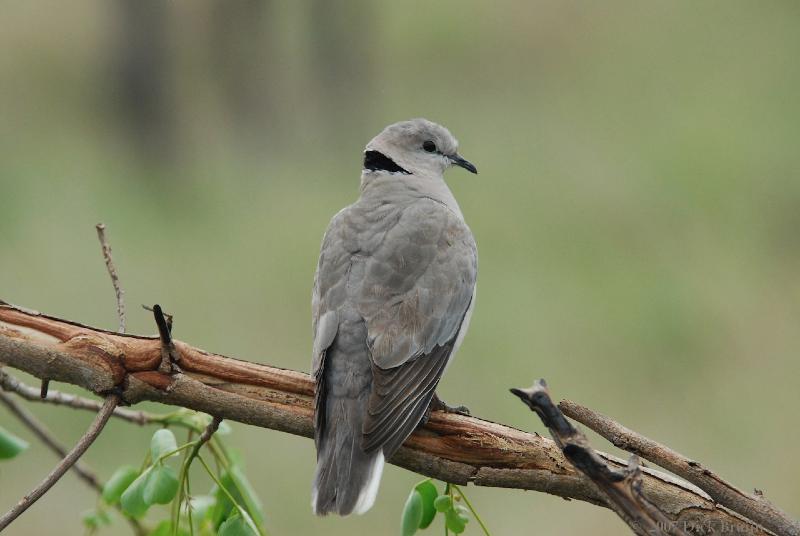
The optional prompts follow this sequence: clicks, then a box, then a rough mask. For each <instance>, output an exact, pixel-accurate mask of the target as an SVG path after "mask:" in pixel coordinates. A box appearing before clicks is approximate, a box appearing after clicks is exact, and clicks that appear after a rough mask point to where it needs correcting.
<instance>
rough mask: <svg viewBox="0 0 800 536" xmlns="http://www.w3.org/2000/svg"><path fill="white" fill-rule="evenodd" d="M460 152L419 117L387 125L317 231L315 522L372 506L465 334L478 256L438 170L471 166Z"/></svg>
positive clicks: (442, 131)
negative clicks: (350, 196)
mask: <svg viewBox="0 0 800 536" xmlns="http://www.w3.org/2000/svg"><path fill="white" fill-rule="evenodd" d="M457 149H458V142H457V141H456V139H455V138H454V137H453V135H452V134H450V132H449V131H448V130H447V129H446V128H444V127H442V126H440V125H437V124H436V123H432V122H430V121H428V120H426V119H413V120H411V121H403V122H400V123H395V124H393V125H389V126H388V127H386V128H385V129H384V130H383V132H381V133H380V134H378V135H377V136H375V138H373V139H372V141H370V142H369V143H368V144H367V147H366V150H365V151H364V168H363V170H362V172H361V189H360V190H361V195H360V197H359V199H358V201H356V202H355V203H354V204H352V205H350V206H348V207H346V208H344V209H343V210H341V211H340V212H339V213H338V214H336V215H335V216H334V217H333V219H332V220H331V222H330V225H329V226H328V230H327V231H326V232H325V236H324V238H323V240H322V248H321V251H320V256H319V264H318V266H317V273H316V276H315V279H314V290H313V295H312V301H311V305H312V317H313V320H312V326H313V333H314V346H313V358H312V366H311V370H312V375H313V376H314V379H315V382H316V395H315V409H314V438H315V444H316V448H317V468H316V472H315V474H314V483H313V490H312V500H311V502H312V507H313V509H314V512H315V513H316V514H318V515H325V514H328V513H336V514H339V515H348V514H350V513H351V512H355V513H358V514H361V513H364V512H366V511H367V510H369V509H370V508H371V507H372V505H373V503H374V502H375V496H376V495H377V492H378V486H379V484H380V479H381V473H382V471H383V465H384V461H385V460H386V459H389V458H391V456H392V455H393V454H394V453H395V452H396V451H397V449H398V448H400V445H402V444H403V442H404V441H405V440H406V438H407V437H408V436H409V435H410V434H411V433H412V432H413V431H414V429H415V428H416V427H417V426H418V425H420V423H421V422H422V421H423V419H425V418H426V414H427V411H428V408H429V407H430V406H431V405H432V403H433V404H436V403H437V402H438V398H436V396H435V392H434V391H435V389H436V386H437V385H438V383H439V380H440V379H441V377H442V373H443V372H444V370H445V368H446V367H447V363H448V362H449V361H450V359H451V358H452V357H453V355H454V354H455V352H456V351H457V350H458V347H459V345H460V344H461V341H462V339H463V338H464V334H465V332H466V331H467V326H468V325H469V319H470V315H471V313H472V307H473V305H474V299H475V279H476V276H477V272H478V256H477V249H476V247H475V239H474V237H473V236H472V232H471V231H470V229H469V227H467V224H466V223H465V222H464V217H463V216H462V215H461V209H460V208H459V206H458V203H456V200H455V198H454V197H453V194H452V193H451V192H450V189H449V188H448V187H447V184H445V182H444V172H445V170H447V168H449V167H450V166H454V165H455V166H460V167H462V168H464V169H466V170H468V171H470V172H472V173H477V172H478V170H477V169H476V168H475V166H473V165H472V164H471V163H470V162H468V161H467V160H465V159H463V158H462V157H461V156H460V155H459V154H458V152H457ZM438 404H440V405H441V406H440V407H444V408H447V407H446V406H444V404H443V403H441V402H438ZM447 409H452V408H447Z"/></svg>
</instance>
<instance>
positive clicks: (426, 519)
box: [414, 479, 439, 529]
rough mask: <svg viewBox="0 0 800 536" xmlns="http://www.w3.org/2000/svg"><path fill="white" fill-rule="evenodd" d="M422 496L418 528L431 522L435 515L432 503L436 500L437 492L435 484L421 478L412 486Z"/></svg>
mask: <svg viewBox="0 0 800 536" xmlns="http://www.w3.org/2000/svg"><path fill="white" fill-rule="evenodd" d="M414 489H415V490H417V491H418V492H419V494H420V497H422V519H420V522H419V528H421V529H425V528H428V526H429V525H430V524H431V523H432V522H433V518H434V517H436V508H434V506H433V503H434V501H435V500H436V497H437V495H439V492H438V491H436V486H435V485H434V484H433V482H431V481H430V479H429V480H423V481H422V482H420V483H419V484H417V485H416V486H415V487H414Z"/></svg>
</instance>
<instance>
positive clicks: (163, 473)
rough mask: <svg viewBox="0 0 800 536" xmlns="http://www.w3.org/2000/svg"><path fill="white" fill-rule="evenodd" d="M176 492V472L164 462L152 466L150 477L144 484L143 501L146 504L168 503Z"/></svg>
mask: <svg viewBox="0 0 800 536" xmlns="http://www.w3.org/2000/svg"><path fill="white" fill-rule="evenodd" d="M177 492H178V474H177V473H176V472H175V469H173V468H172V467H170V466H169V465H166V464H163V463H162V464H158V465H155V466H153V469H152V470H151V471H150V477H149V478H148V479H147V482H146V483H145V486H144V494H143V498H144V502H146V503H147V504H168V503H169V502H170V501H172V499H173V498H174V497H175V494H176V493H177Z"/></svg>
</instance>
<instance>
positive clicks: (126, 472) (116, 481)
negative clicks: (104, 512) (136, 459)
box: [103, 465, 139, 504]
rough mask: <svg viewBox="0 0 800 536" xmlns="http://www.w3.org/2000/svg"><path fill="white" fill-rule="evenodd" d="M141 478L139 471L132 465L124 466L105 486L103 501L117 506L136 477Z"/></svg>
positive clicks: (115, 472)
mask: <svg viewBox="0 0 800 536" xmlns="http://www.w3.org/2000/svg"><path fill="white" fill-rule="evenodd" d="M138 476H139V470H138V469H137V468H136V467H133V466H131V465H123V466H122V467H120V468H119V469H117V470H116V471H114V473H113V474H112V475H111V478H109V479H108V482H106V485H105V486H103V500H104V501H105V502H106V504H116V503H118V502H119V499H120V497H122V492H123V491H125V490H126V489H127V488H128V486H130V485H131V484H132V483H133V481H134V480H136V477H138Z"/></svg>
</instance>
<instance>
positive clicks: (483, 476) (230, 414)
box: [0, 304, 770, 535]
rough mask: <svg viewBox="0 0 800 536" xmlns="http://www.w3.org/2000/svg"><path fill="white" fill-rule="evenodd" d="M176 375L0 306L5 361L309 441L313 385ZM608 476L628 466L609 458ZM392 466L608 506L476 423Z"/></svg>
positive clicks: (550, 463) (706, 527) (202, 357)
mask: <svg viewBox="0 0 800 536" xmlns="http://www.w3.org/2000/svg"><path fill="white" fill-rule="evenodd" d="M173 344H174V345H175V348H176V350H177V352H178V353H179V355H180V369H181V370H180V371H179V372H177V371H176V372H173V373H171V374H165V373H162V372H159V370H158V368H159V365H160V364H161V361H162V359H161V357H162V356H161V340H160V339H159V338H153V337H141V336H133V335H121V334H117V333H113V332H108V331H104V330H100V329H95V328H90V327H88V326H83V325H81V324H78V323H75V322H70V321H67V320H62V319H58V318H54V317H51V316H47V315H44V314H41V313H37V312H35V311H28V310H25V309H22V308H19V307H14V306H11V305H8V304H6V305H2V304H0V361H2V362H5V363H7V364H8V365H10V366H12V367H15V368H18V369H20V370H24V371H26V372H28V373H30V374H33V375H34V376H36V377H39V378H43V377H48V378H51V379H52V380H54V381H62V382H68V383H72V384H75V385H79V386H81V387H83V388H84V389H87V390H89V391H92V392H94V393H97V394H101V395H102V394H105V393H108V392H110V390H112V389H113V388H114V386H117V385H120V386H122V397H123V400H124V401H125V403H127V404H135V403H137V402H140V401H143V400H152V401H156V402H161V403H164V404H171V405H175V406H181V407H185V408H190V409H194V410H197V411H203V412H205V413H209V414H211V415H213V416H215V417H219V418H221V419H229V420H233V421H238V422H242V423H245V424H251V425H254V426H260V427H263V428H270V429H274V430H279V431H282V432H288V433H291V434H295V435H300V436H304V437H312V436H313V425H312V416H313V403H312V400H313V394H314V384H313V381H312V379H311V378H310V377H309V376H308V375H307V374H304V373H301V372H296V371H292V370H286V369H281V368H277V367H272V366H269V365H260V364H256V363H249V362H246V361H240V360H237V359H233V358H228V357H224V356H221V355H216V354H211V353H208V352H204V351H203V350H200V349H197V348H194V347H192V346H190V345H188V344H186V343H184V342H181V341H178V340H174V341H173ZM600 456H601V457H602V458H603V459H604V460H605V461H607V462H608V463H609V464H610V465H611V466H612V467H615V468H624V467H626V465H627V464H626V463H625V462H624V461H622V460H620V459H618V458H615V457H613V456H609V455H606V454H602V453H601V454H600ZM390 461H391V463H393V464H395V465H398V466H400V467H404V468H406V469H409V470H411V471H414V472H417V473H420V474H423V475H426V476H429V477H432V478H437V479H440V480H444V481H447V482H451V483H454V484H461V485H464V484H467V483H469V482H471V483H473V484H476V485H480V486H495V487H507V488H518V489H530V490H536V491H543V492H547V493H551V494H554V495H558V496H561V497H566V498H573V499H578V500H582V501H587V502H590V503H593V504H598V505H602V506H606V505H607V503H606V499H605V498H604V496H603V495H602V494H601V493H600V492H599V491H598V489H597V487H596V486H595V485H594V484H593V483H592V482H591V481H590V480H589V479H588V478H587V477H585V476H584V475H582V474H581V473H580V472H578V471H576V470H575V469H574V468H573V467H572V465H571V464H570V463H569V462H568V461H567V460H566V459H565V458H564V456H563V455H562V453H561V450H560V449H559V448H558V446H557V445H556V444H555V443H554V442H553V441H551V440H549V439H546V438H543V437H540V436H538V435H535V434H528V433H525V432H521V431H519V430H516V429H513V428H510V427H508V426H504V425H502V424H497V423H493V422H489V421H485V420H481V419H477V418H474V417H467V416H462V415H456V414H448V413H444V412H440V411H434V412H432V414H431V417H430V419H429V421H428V423H427V424H426V425H425V426H424V427H423V428H421V429H419V430H417V431H416V432H415V433H414V434H412V436H411V437H410V438H409V439H408V440H407V441H406V442H405V444H404V446H403V447H402V448H401V449H400V451H398V453H397V454H396V455H395V456H393V457H392V459H391V460H390ZM642 472H643V474H642V489H643V492H644V494H645V495H646V496H647V497H648V498H649V499H650V500H651V501H652V502H653V503H654V504H655V505H656V506H657V507H658V508H659V509H660V510H661V511H662V512H664V513H665V515H667V517H669V519H670V520H671V521H673V522H676V523H680V524H682V525H683V526H689V527H692V526H696V527H701V528H700V529H698V530H696V531H691V530H690V532H695V533H702V534H706V535H712V534H723V531H724V530H727V531H728V532H727V533H730V531H738V532H739V533H742V534H753V535H767V534H770V532H769V531H767V530H765V529H762V528H761V527H760V526H758V525H756V524H755V523H753V522H750V521H748V520H746V519H743V518H742V517H740V516H738V515H736V514H733V513H732V512H730V511H729V510H727V509H725V508H723V507H720V506H719V505H717V504H715V503H714V501H713V500H711V499H710V498H709V497H708V496H707V495H706V494H705V493H703V492H702V491H701V490H700V489H698V488H696V487H695V486H693V485H691V484H688V483H686V482H683V481H680V480H678V479H676V478H674V477H671V476H669V475H666V474H664V473H660V472H657V471H653V470H651V469H648V468H643V470H642Z"/></svg>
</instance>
